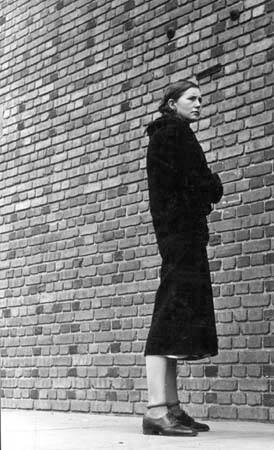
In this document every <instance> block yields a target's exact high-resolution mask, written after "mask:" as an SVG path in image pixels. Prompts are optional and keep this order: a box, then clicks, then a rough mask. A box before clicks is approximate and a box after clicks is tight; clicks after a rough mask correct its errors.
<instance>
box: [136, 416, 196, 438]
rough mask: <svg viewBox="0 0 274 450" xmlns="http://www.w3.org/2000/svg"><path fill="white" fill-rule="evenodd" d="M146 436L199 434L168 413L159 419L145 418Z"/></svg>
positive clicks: (144, 430)
mask: <svg viewBox="0 0 274 450" xmlns="http://www.w3.org/2000/svg"><path fill="white" fill-rule="evenodd" d="M143 433H144V434H160V435H163V436H196V435H197V434H198V432H197V431H196V430H194V429H192V428H190V427H188V426H185V425H183V424H182V423H181V422H180V421H179V420H178V419H177V418H176V417H175V416H174V415H173V414H171V413H170V412H168V413H167V414H165V415H164V416H162V417H160V418H159V419H154V418H152V417H148V416H144V417H143Z"/></svg>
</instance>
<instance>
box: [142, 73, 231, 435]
mask: <svg viewBox="0 0 274 450" xmlns="http://www.w3.org/2000/svg"><path fill="white" fill-rule="evenodd" d="M201 102H202V99H201V92H200V89H199V88H198V86H197V85H196V84H194V83H192V82H190V81H180V82H177V83H174V84H172V85H171V86H170V87H169V88H168V89H167V91H166V93H165V95H164V97H163V99H162V102H161V104H160V107H159V111H160V112H161V114H162V116H161V117H159V118H158V119H156V120H154V121H152V122H150V123H149V125H148V127H147V133H148V135H149V139H150V140H149V145H148V151H147V174H148V186H149V204H150V211H151V216H152V221H153V226H154V230H155V234H156V239H157V243H158V247H159V252H160V254H161V256H162V266H161V272H160V278H161V281H160V285H159V287H158V290H157V293H156V299H155V306H154V311H153V316H152V321H151V327H150V330H149V334H148V338H147V342H146V348H145V357H146V371H147V383H148V410H147V412H146V414H145V415H144V418H143V432H144V434H163V435H172V436H173V435H176V436H196V435H197V434H198V432H199V431H208V430H209V427H208V425H206V424H203V423H199V422H196V421H195V420H194V419H193V418H192V417H190V416H189V415H188V414H186V412H185V411H183V410H182V409H180V407H179V403H180V402H179V399H178V392H177V385H176V375H177V360H178V359H181V360H198V359H202V358H205V357H209V356H214V355H217V353H218V343H217V336H216V326H215V315H214V306H213V295H212V286H211V280H210V271H209V264H208V258H207V251H206V246H207V244H208V241H209V232H208V226H207V218H206V216H207V215H208V214H209V213H210V212H211V211H212V209H213V208H212V203H217V202H219V200H220V199H221V197H222V195H223V187H222V183H221V180H220V178H219V176H218V174H217V173H212V172H211V170H210V169H209V168H208V166H207V161H206V158H205V155H204V153H203V150H202V148H201V146H200V144H199V143H198V141H197V139H196V137H195V134H194V133H193V131H192V129H191V128H190V123H192V122H196V121H197V120H198V119H199V117H200V112H201Z"/></svg>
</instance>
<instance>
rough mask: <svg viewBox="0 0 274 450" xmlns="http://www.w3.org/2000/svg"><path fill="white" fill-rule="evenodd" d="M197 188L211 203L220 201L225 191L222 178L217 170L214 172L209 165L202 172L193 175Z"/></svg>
mask: <svg viewBox="0 0 274 450" xmlns="http://www.w3.org/2000/svg"><path fill="white" fill-rule="evenodd" d="M194 179H195V182H194V183H195V186H196V189H197V190H199V191H200V195H201V197H204V199H205V201H208V202H210V203H218V202H219V201H220V200H221V198H222V196H223V193H224V190H223V185H222V182H221V179H220V177H219V175H218V173H216V172H212V171H211V170H210V169H209V168H208V167H207V166H206V167H204V169H203V171H202V174H200V175H198V174H197V175H196V177H193V180H194Z"/></svg>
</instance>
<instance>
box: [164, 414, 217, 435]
mask: <svg viewBox="0 0 274 450" xmlns="http://www.w3.org/2000/svg"><path fill="white" fill-rule="evenodd" d="M171 414H173V416H174V417H175V418H176V419H177V420H178V421H179V422H180V424H181V425H184V426H185V427H190V428H192V429H193V430H195V431H209V430H210V428H209V426H208V425H207V424H206V423H201V422H196V420H194V419H193V418H192V417H190V416H189V415H188V414H187V413H186V412H185V411H183V410H182V409H181V410H180V413H173V412H172V413H171Z"/></svg>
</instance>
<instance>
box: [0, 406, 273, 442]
mask: <svg viewBox="0 0 274 450" xmlns="http://www.w3.org/2000/svg"><path fill="white" fill-rule="evenodd" d="M1 422H2V433H1V434H2V448H1V450H147V449H148V450H158V449H160V450H161V449H164V450H176V449H200V450H266V449H267V448H269V449H270V448H273V445H274V426H273V424H265V423H256V422H255V423H254V422H240V421H238V422H237V421H235V422H234V421H208V420H207V421H206V423H208V424H209V426H210V428H211V431H209V432H205V433H199V435H198V436H195V437H181V438H177V437H166V436H145V435H143V434H142V431H141V424H142V417H131V416H130V417H129V416H113V415H101V414H84V413H83V414H82V413H61V412H44V411H24V410H9V409H4V410H2V412H1Z"/></svg>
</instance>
